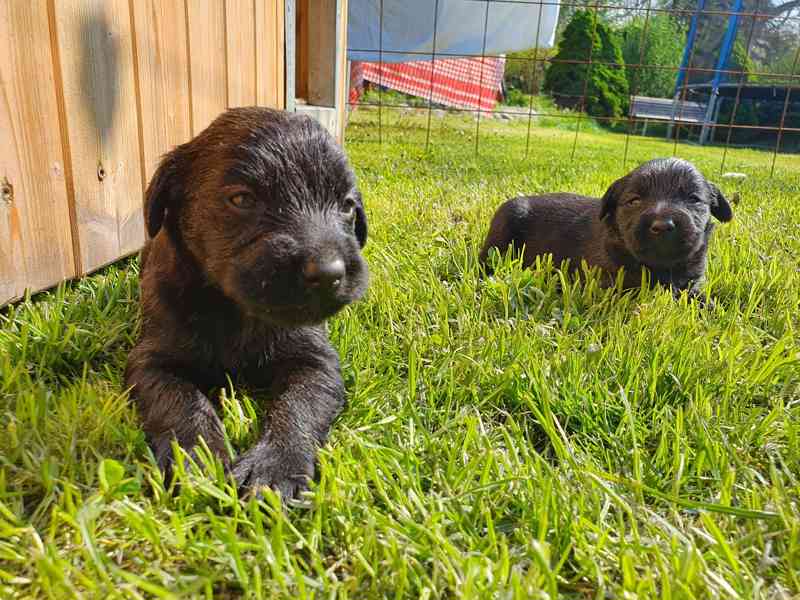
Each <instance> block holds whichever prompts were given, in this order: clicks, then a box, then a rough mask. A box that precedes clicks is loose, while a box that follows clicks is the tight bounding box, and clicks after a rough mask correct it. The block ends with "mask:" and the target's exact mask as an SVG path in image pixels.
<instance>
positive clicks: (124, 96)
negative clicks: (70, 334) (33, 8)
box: [54, 0, 144, 273]
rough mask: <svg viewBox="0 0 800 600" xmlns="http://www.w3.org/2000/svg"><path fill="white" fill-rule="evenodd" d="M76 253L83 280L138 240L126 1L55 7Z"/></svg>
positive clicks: (80, 1)
mask: <svg viewBox="0 0 800 600" xmlns="http://www.w3.org/2000/svg"><path fill="white" fill-rule="evenodd" d="M54 10H55V24H56V36H57V40H58V55H59V59H60V65H61V79H62V82H63V90H64V107H65V120H66V123H65V126H66V134H67V140H68V144H69V147H70V157H71V161H72V176H73V182H74V189H75V214H76V218H77V229H78V239H79V242H80V247H79V252H80V257H81V266H82V271H83V272H84V273H87V272H89V271H92V270H94V269H97V268H99V267H102V266H104V265H106V264H108V263H110V262H113V261H115V260H117V259H118V258H120V257H122V256H125V255H128V254H131V253H133V252H135V251H136V250H138V249H139V247H141V245H142V242H143V241H144V225H143V218H142V196H143V190H142V181H141V164H140V156H139V143H138V142H139V139H138V138H139V131H138V126H137V121H136V94H135V86H134V74H133V40H132V33H131V29H130V13H129V10H128V2H127V0H58V2H55V3H54Z"/></svg>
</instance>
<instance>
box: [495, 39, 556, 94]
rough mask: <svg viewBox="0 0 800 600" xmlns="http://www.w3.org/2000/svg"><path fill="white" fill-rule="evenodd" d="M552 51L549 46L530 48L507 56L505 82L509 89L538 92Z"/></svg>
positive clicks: (526, 92) (529, 92)
mask: <svg viewBox="0 0 800 600" xmlns="http://www.w3.org/2000/svg"><path fill="white" fill-rule="evenodd" d="M551 54H552V51H551V50H549V49H547V48H528V49H527V50H520V51H519V52H511V53H509V54H508V56H506V66H505V72H504V74H503V83H504V84H505V87H506V89H508V90H519V91H521V92H524V93H525V94H538V93H539V88H541V87H542V82H543V81H544V71H545V66H546V64H547V63H546V62H545V61H546V60H547V59H548V58H550V56H551Z"/></svg>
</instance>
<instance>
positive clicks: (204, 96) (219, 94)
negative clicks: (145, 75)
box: [186, 0, 228, 135]
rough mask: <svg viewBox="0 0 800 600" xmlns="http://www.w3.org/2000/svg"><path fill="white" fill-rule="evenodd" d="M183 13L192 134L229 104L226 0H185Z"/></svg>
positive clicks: (196, 132)
mask: <svg viewBox="0 0 800 600" xmlns="http://www.w3.org/2000/svg"><path fill="white" fill-rule="evenodd" d="M186 15H187V17H186V18H187V22H188V29H189V69H190V73H191V82H192V89H191V93H192V135H197V134H198V133H200V132H201V131H202V130H203V129H205V128H206V127H207V126H208V125H209V123H211V121H213V120H214V119H215V118H216V117H217V116H218V115H219V114H220V113H221V112H222V111H224V110H225V107H226V106H227V105H228V82H227V69H226V66H225V53H226V48H225V0H186Z"/></svg>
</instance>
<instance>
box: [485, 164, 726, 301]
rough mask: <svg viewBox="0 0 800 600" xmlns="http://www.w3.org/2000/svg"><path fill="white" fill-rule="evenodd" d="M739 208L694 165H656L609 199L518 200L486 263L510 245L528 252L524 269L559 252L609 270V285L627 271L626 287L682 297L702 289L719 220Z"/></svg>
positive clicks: (504, 210)
mask: <svg viewBox="0 0 800 600" xmlns="http://www.w3.org/2000/svg"><path fill="white" fill-rule="evenodd" d="M712 216H713V217H716V218H717V219H718V220H720V221H723V222H725V221H730V220H731V219H732V218H733V211H732V210H731V207H730V204H728V201H727V200H726V199H725V197H724V196H723V194H722V192H721V191H720V190H719V188H718V187H717V186H715V185H714V184H713V183H711V182H709V181H708V180H706V178H705V177H703V175H702V174H701V173H700V172H699V171H698V170H697V169H696V168H695V167H694V165H692V164H691V163H689V162H687V161H685V160H680V159H674V158H662V159H656V160H652V161H650V162H647V163H645V164H643V165H641V166H640V167H639V168H637V169H635V170H634V171H632V172H631V173H629V174H628V175H626V176H625V177H622V178H621V179H618V180H617V181H615V182H614V183H613V184H612V185H611V187H609V188H608V190H607V191H606V193H605V195H604V196H603V197H602V198H590V197H586V196H579V195H577V194H569V193H554V194H543V195H541V196H525V197H521V198H514V199H513V200H509V201H508V202H506V203H505V204H503V205H502V206H501V207H500V208H499V209H498V210H497V212H496V213H495V215H494V218H493V219H492V223H491V226H490V228H489V235H488V236H487V238H486V241H485V242H484V245H483V248H482V250H481V254H480V259H481V262H482V263H484V264H485V263H486V262H487V259H488V256H489V253H490V251H491V250H492V249H493V248H495V249H497V250H500V251H502V250H505V249H506V248H508V247H509V246H511V247H513V248H515V249H517V250H523V258H522V261H523V265H525V266H530V265H531V264H532V263H533V262H534V260H535V258H536V257H537V256H540V255H545V254H552V255H553V262H554V263H555V264H556V265H559V264H561V262H562V261H564V260H567V259H569V261H570V267H571V269H573V270H574V269H577V268H579V267H580V264H581V261H582V260H585V261H586V262H587V263H588V265H589V266H590V267H598V268H600V270H601V271H602V272H603V281H604V283H605V284H606V285H610V284H612V283H613V282H614V279H615V277H616V274H617V272H618V271H619V270H620V269H624V280H623V286H624V287H625V288H635V287H638V286H639V285H640V284H641V281H642V270H643V269H645V270H647V271H649V276H650V281H651V283H652V284H654V285H658V284H660V285H663V286H665V287H667V288H669V289H671V290H672V292H673V294H675V295H676V296H677V295H679V294H680V293H681V292H682V291H684V290H685V291H687V292H688V293H689V294H691V295H696V294H697V293H698V292H699V291H700V285H701V283H702V280H703V277H704V274H705V268H706V253H707V251H708V243H709V240H710V238H711V233H712V231H713V229H714V223H713V221H712V220H711V217H712Z"/></svg>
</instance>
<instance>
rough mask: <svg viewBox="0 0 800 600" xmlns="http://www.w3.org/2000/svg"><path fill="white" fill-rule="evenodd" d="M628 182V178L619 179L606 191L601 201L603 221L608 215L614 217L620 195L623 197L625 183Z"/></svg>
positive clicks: (601, 218) (601, 217)
mask: <svg viewBox="0 0 800 600" xmlns="http://www.w3.org/2000/svg"><path fill="white" fill-rule="evenodd" d="M627 181H628V177H627V176H625V177H622V178H620V179H617V180H616V181H615V182H614V183H612V184H611V185H610V186H609V188H608V189H607V190H606V193H605V194H603V198H602V199H601V200H600V202H601V204H600V220H601V221H602V220H603V219H605V218H606V217H607V216H608V215H613V214H614V211H615V210H617V202H618V201H619V197H620V195H622V191H623V190H624V189H625V183H626V182H627Z"/></svg>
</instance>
